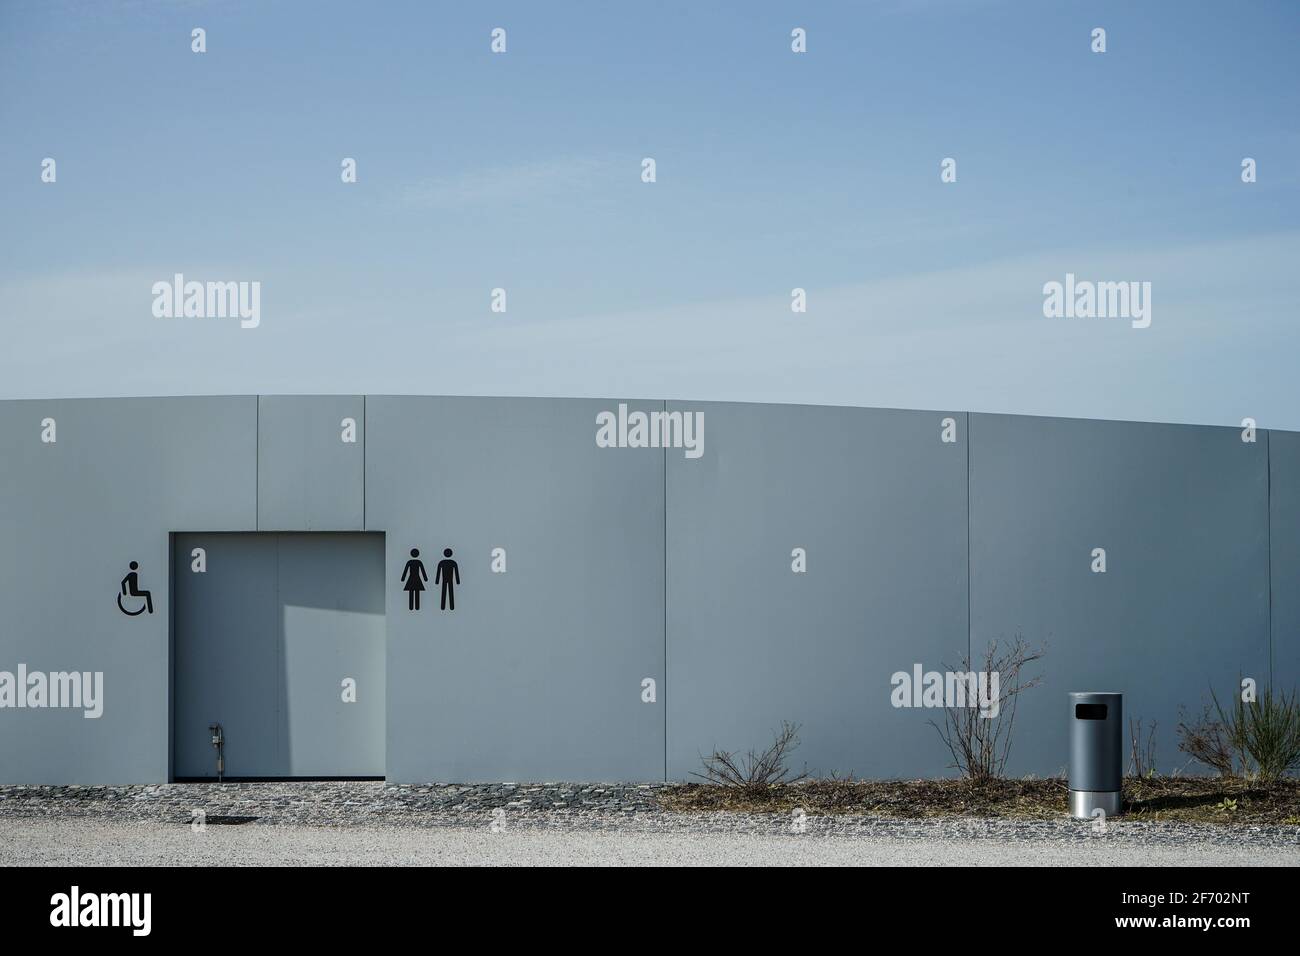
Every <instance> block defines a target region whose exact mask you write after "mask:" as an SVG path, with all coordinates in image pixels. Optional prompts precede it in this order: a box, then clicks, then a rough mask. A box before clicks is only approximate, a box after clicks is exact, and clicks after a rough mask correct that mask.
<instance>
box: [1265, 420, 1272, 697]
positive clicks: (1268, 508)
mask: <svg viewBox="0 0 1300 956" xmlns="http://www.w3.org/2000/svg"><path fill="white" fill-rule="evenodd" d="M1264 519H1265V525H1266V540H1267V541H1268V561H1267V562H1266V567H1267V568H1268V686H1269V687H1272V686H1274V685H1273V677H1274V673H1273V669H1274V663H1273V657H1274V647H1273V434H1272V432H1271V431H1266V432H1264Z"/></svg>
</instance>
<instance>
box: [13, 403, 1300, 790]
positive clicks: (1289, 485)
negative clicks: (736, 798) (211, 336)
mask: <svg viewBox="0 0 1300 956" xmlns="http://www.w3.org/2000/svg"><path fill="white" fill-rule="evenodd" d="M628 404H629V406H630V408H632V409H633V410H642V411H646V412H650V411H664V410H667V411H670V412H671V411H689V412H702V413H703V414H704V420H705V431H704V453H703V455H702V456H701V457H699V458H687V457H686V456H685V455H684V453H683V451H682V449H680V448H674V449H666V450H665V449H659V448H618V449H610V448H599V447H597V445H596V442H595V434H596V415H597V413H598V412H601V411H604V410H611V411H616V410H617V407H618V400H609V401H603V400H586V399H583V400H578V399H494V398H416V397H392V396H369V397H362V396H331V397H311V396H306V397H261V398H256V397H224V398H163V399H113V400H76V401H71V400H66V401H60V400H52V401H6V402H0V443H2V445H0V447H2V448H3V461H2V462H0V542H2V544H0V608H3V616H2V617H0V671H10V672H12V671H14V670H15V669H16V667H17V666H18V664H20V663H21V664H25V665H26V666H27V667H28V668H30V669H32V670H40V671H47V672H48V671H65V670H77V671H103V673H104V681H105V687H104V710H103V715H102V716H101V717H99V718H98V719H86V718H84V717H83V716H82V712H81V711H80V710H70V709H27V708H23V709H18V708H9V707H6V708H3V709H0V782H5V783H139V782H160V781H165V780H167V779H169V778H170V777H171V775H172V774H173V772H174V769H173V767H172V765H171V758H170V754H171V745H170V743H169V727H170V721H171V713H172V709H173V706H172V700H171V693H172V684H171V666H172V665H171V654H172V647H171V636H170V628H169V623H170V619H171V609H172V599H171V594H170V593H169V592H170V590H171V587H170V582H169V577H170V569H171V555H170V553H169V542H170V540H171V536H172V535H181V534H185V533H190V532H194V533H202V532H225V531H245V532H252V531H275V532H309V531H329V532H343V531H371V532H382V533H384V535H385V544H384V549H385V554H386V572H385V573H386V579H387V581H388V589H387V591H386V602H387V608H386V610H387V618H386V621H387V624H386V654H387V674H386V678H385V680H386V685H387V687H386V714H385V716H386V722H385V723H386V727H385V740H386V754H385V771H386V775H387V777H388V778H389V779H390V780H393V781H399V782H400V781H428V780H439V781H470V780H545V779H550V780H556V779H573V780H601V779H604V780H610V779H630V780H657V779H663V778H665V777H668V778H671V779H683V778H687V777H689V775H690V774H691V773H692V772H694V771H696V770H698V769H699V764H700V755H701V754H702V753H707V752H709V751H711V750H713V749H714V748H715V747H719V748H724V749H728V750H742V751H743V750H746V749H748V748H750V747H761V746H763V745H765V744H766V743H767V742H768V740H770V736H771V733H772V731H773V730H774V729H775V728H776V727H778V726H779V725H780V723H781V721H783V720H790V721H794V722H798V723H800V724H801V725H802V733H801V739H802V745H801V747H800V749H799V750H798V751H797V753H796V758H795V760H796V763H797V764H804V763H806V765H807V767H808V769H809V770H810V771H813V772H815V773H818V774H829V773H831V772H837V773H841V774H845V773H853V774H856V775H858V776H863V777H895V776H921V775H927V776H937V775H942V774H945V773H950V772H951V771H950V770H949V769H948V768H947V763H948V756H947V753H946V751H945V750H944V749H943V747H942V745H941V743H940V741H939V738H938V736H937V735H936V734H935V732H934V730H933V728H931V727H930V726H929V721H930V720H932V719H939V713H938V712H937V711H935V710H927V709H923V708H920V709H910V708H895V707H893V706H891V703H890V692H891V689H892V688H891V686H890V675H891V674H892V673H894V672H895V671H909V670H911V668H912V667H913V665H914V664H920V665H922V666H923V667H924V668H925V669H927V670H929V669H942V668H943V667H944V666H945V665H949V664H952V665H955V664H956V663H957V662H958V661H959V659H960V658H961V657H962V656H964V655H965V654H966V653H967V651H968V650H973V651H974V652H975V653H976V654H977V655H978V654H979V653H980V652H981V650H982V649H983V648H984V647H985V646H986V645H987V643H988V642H989V641H992V640H995V639H1005V638H1007V637H1010V636H1013V635H1015V634H1023V635H1024V636H1025V638H1026V639H1028V640H1030V641H1031V642H1034V643H1046V645H1047V655H1046V657H1045V658H1044V661H1043V665H1042V668H1041V674H1042V676H1043V683H1042V685H1041V686H1040V687H1037V688H1035V689H1033V690H1032V691H1030V692H1028V693H1027V694H1026V695H1025V697H1024V698H1023V702H1022V705H1021V711H1020V713H1019V716H1018V718H1017V732H1016V744H1015V747H1014V749H1013V755H1012V763H1011V766H1010V767H1009V768H1008V769H1009V770H1010V771H1011V772H1013V773H1017V774H1018V773H1037V774H1051V773H1056V772H1058V771H1059V770H1060V769H1061V768H1062V767H1063V766H1064V764H1065V754H1064V748H1065V740H1066V728H1065V727H1064V725H1063V724H1062V722H1061V719H1060V714H1061V712H1062V710H1063V708H1062V706H1061V700H1062V699H1063V698H1064V695H1065V694H1066V693H1067V692H1068V691H1072V690H1120V691H1124V692H1125V694H1126V701H1125V711H1126V714H1127V715H1131V716H1133V717H1140V718H1143V719H1144V720H1145V721H1147V722H1148V723H1150V722H1151V721H1156V722H1157V723H1158V724H1159V733H1158V739H1159V765H1160V768H1161V769H1162V770H1170V769H1173V768H1174V767H1175V766H1180V765H1181V764H1182V763H1183V761H1182V760H1180V756H1179V754H1178V752H1177V749H1176V738H1175V736H1174V729H1175V727H1176V725H1177V722H1178V719H1179V708H1180V707H1187V708H1189V709H1195V708H1198V707H1199V706H1200V704H1201V702H1202V700H1203V698H1204V696H1205V693H1206V690H1207V688H1208V687H1209V686H1211V684H1213V685H1214V686H1215V687H1216V688H1220V689H1226V691H1221V692H1229V691H1231V688H1232V686H1233V685H1234V684H1235V682H1236V680H1237V676H1238V674H1239V673H1240V674H1243V675H1246V676H1253V677H1255V678H1256V679H1257V680H1259V681H1260V683H1261V684H1262V683H1266V682H1268V681H1269V680H1270V679H1271V678H1273V677H1276V679H1277V680H1278V681H1279V682H1280V683H1283V684H1285V685H1287V686H1294V685H1295V684H1296V683H1297V681H1300V598H1297V591H1296V587H1295V582H1296V581H1297V577H1298V576H1300V435H1296V434H1292V433H1279V432H1262V431H1261V432H1260V433H1259V435H1258V440H1257V441H1256V442H1255V443H1244V442H1242V441H1241V440H1240V434H1239V432H1238V430H1236V429H1231V428H1212V427H1191V426H1177V425H1151V424H1136V423H1123V422H1092V421H1073V420H1058V419H1044V418H1023V417H1011V416H996V415H978V414H971V415H966V414H964V413H958V412H920V411H894V410H876V409H855V408H820V407H807V406H765V405H740V404H716V403H673V402H670V403H664V402H661V401H632V400H628ZM46 418H52V419H55V420H56V422H57V442H55V443H53V444H49V443H44V442H42V441H41V432H42V425H41V422H42V420H43V419H46ZM344 418H353V419H355V421H356V423H357V441H356V442H355V443H344V442H342V441H341V440H340V422H341V421H342V420H343V419H344ZM949 418H950V419H952V424H953V429H954V431H953V433H952V435H951V437H952V438H954V440H953V441H950V442H944V441H942V440H941V433H942V431H943V424H942V422H943V420H944V419H949ZM414 546H418V547H421V548H423V549H427V551H426V553H428V554H431V555H432V554H435V553H436V551H438V550H440V549H441V548H442V547H444V546H448V547H452V548H454V549H455V551H456V555H457V558H458V559H460V561H461V567H462V574H463V578H464V580H463V586H462V589H461V591H460V594H459V596H458V599H457V600H458V606H457V610H456V612H455V613H454V615H453V614H441V615H440V614H433V613H421V614H411V613H410V612H408V611H407V608H406V605H405V596H404V594H403V592H402V590H401V586H400V584H399V583H398V582H397V577H398V575H399V574H400V571H401V568H402V565H403V563H404V561H405V559H406V555H407V552H408V551H409V549H410V548H411V547H414ZM1095 547H1103V548H1105V549H1106V553H1107V565H1108V567H1107V571H1106V573H1105V574H1094V573H1092V571H1091V570H1090V564H1091V560H1092V559H1091V551H1092V549H1093V548H1095ZM494 548H502V549H504V550H505V553H506V561H507V571H506V573H504V574H500V573H494V572H493V571H492V570H491V555H492V551H493V549H494ZM794 548H803V549H805V551H806V554H807V571H806V572H805V573H801V574H796V573H793V572H792V570H791V562H792V556H791V552H792V549H794ZM132 559H134V560H138V561H139V562H140V563H141V575H142V582H143V583H144V584H145V585H146V586H148V587H150V588H151V589H152V590H153V593H154V600H155V602H156V604H157V605H158V607H157V613H155V614H154V615H152V616H143V617H135V618H127V617H125V616H124V615H122V614H121V613H120V612H119V611H118V609H117V607H116V606H115V605H114V595H115V594H116V592H117V588H118V582H119V580H120V579H121V577H122V575H123V574H124V573H125V571H126V563H127V561H129V560H132ZM177 567H178V569H179V568H181V567H183V563H178V565H177ZM431 567H432V565H431ZM177 573H181V572H180V571H179V570H178V571H177ZM433 594H434V592H430V594H429V597H433ZM322 679H325V678H322ZM646 680H652V681H654V688H655V695H654V699H653V700H652V701H647V700H645V699H644V698H645V697H647V696H649V695H648V694H647V693H646V691H645V690H644V689H643V688H644V683H643V682H645V681H646Z"/></svg>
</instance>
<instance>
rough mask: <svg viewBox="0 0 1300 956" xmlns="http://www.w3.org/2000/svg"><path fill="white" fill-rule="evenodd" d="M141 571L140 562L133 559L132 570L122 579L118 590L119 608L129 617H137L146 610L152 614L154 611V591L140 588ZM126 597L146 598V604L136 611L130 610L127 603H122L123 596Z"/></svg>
mask: <svg viewBox="0 0 1300 956" xmlns="http://www.w3.org/2000/svg"><path fill="white" fill-rule="evenodd" d="M139 572H140V565H139V563H138V562H135V561H132V562H131V571H130V573H129V574H127V576H126V577H124V578H123V579H122V586H121V587H120V588H119V589H118V592H117V609H118V610H119V611H121V612H122V613H123V614H125V615H126V616H127V617H136V616H137V615H139V614H143V613H144V612H145V611H148V612H149V613H150V614H152V613H153V592H152V591H142V590H140V573H139ZM124 597H134V598H144V605H143V606H142V607H138V608H136V609H135V610H134V611H128V610H127V609H126V607H125V605H123V604H122V598H124Z"/></svg>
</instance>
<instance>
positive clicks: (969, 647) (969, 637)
mask: <svg viewBox="0 0 1300 956" xmlns="http://www.w3.org/2000/svg"><path fill="white" fill-rule="evenodd" d="M970 444H971V415H970V412H967V413H966V660H967V662H968V663H969V664H970V667H971V669H972V670H973V669H974V667H975V662H974V661H973V660H972V659H971V655H972V654H973V653H974V650H975V649H974V643H975V637H974V634H973V633H972V627H971V614H970V609H971V594H970V582H971V571H970Z"/></svg>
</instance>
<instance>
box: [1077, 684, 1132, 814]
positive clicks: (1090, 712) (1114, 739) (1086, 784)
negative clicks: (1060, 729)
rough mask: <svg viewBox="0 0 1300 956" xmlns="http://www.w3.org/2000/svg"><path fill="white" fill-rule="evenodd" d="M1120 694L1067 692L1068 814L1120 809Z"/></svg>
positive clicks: (1121, 776)
mask: <svg viewBox="0 0 1300 956" xmlns="http://www.w3.org/2000/svg"><path fill="white" fill-rule="evenodd" d="M1123 729H1124V695H1123V694H1105V693H1086V694H1071V695H1070V816H1072V817H1076V818H1078V819H1081V820H1086V819H1088V818H1089V817H1091V816H1092V814H1093V811H1095V810H1097V809H1099V808H1100V809H1101V810H1102V811H1104V812H1105V814H1106V816H1108V817H1112V816H1115V815H1116V814H1118V813H1119V812H1120V809H1121V807H1122V803H1123V797H1122V790H1123V787H1124V734H1123Z"/></svg>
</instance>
